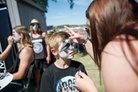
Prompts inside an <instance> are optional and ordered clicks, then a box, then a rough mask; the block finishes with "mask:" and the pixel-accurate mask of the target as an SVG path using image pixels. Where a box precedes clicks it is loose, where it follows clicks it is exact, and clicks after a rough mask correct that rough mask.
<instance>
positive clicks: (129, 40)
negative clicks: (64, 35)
mask: <svg viewBox="0 0 138 92" xmlns="http://www.w3.org/2000/svg"><path fill="white" fill-rule="evenodd" d="M86 17H87V19H88V25H89V26H90V30H91V36H92V37H91V40H89V39H88V38H89V37H87V38H86V37H84V36H82V35H79V34H77V33H75V32H73V31H72V30H71V29H69V28H68V27H66V28H67V29H68V30H69V32H70V35H71V37H70V39H72V40H73V41H74V42H77V43H82V44H83V45H84V48H85V49H86V51H87V52H88V54H89V55H90V56H91V58H92V59H93V60H94V62H95V63H96V64H97V66H98V67H99V70H100V72H101V76H102V79H103V82H104V86H105V90H106V92H138V57H137V56H138V49H137V46H138V4H137V2H136V1H135V0H93V1H92V3H91V4H90V5H89V7H88V9H87V10H86ZM79 75H81V77H80V76H78V73H76V78H75V85H76V87H78V88H79V89H81V90H83V91H84V92H96V91H97V89H96V87H95V85H94V83H93V81H92V80H91V79H90V78H89V77H88V76H86V75H85V74H84V73H79ZM84 85H85V86H84Z"/></svg>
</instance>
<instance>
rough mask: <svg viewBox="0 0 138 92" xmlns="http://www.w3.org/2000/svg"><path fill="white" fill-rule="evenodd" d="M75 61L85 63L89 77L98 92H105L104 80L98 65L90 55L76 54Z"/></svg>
mask: <svg viewBox="0 0 138 92" xmlns="http://www.w3.org/2000/svg"><path fill="white" fill-rule="evenodd" d="M73 59H74V60H77V61H80V62H81V63H83V65H84V66H85V69H86V71H87V73H88V76H89V77H90V78H91V79H92V80H93V81H94V83H95V85H96V87H97V89H98V92H105V90H104V86H103V82H102V79H101V78H100V75H99V70H98V68H97V65H96V64H95V63H94V62H93V60H92V59H91V57H90V56H89V55H88V54H83V53H77V54H75V56H74V58H73ZM100 79H101V80H100Z"/></svg>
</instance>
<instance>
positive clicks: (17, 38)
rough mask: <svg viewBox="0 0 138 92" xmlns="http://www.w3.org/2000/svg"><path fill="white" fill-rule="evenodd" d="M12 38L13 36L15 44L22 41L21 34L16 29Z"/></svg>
mask: <svg viewBox="0 0 138 92" xmlns="http://www.w3.org/2000/svg"><path fill="white" fill-rule="evenodd" d="M12 36H13V40H14V42H18V41H19V40H20V36H19V34H18V33H17V32H16V31H15V30H14V29H13V31H12Z"/></svg>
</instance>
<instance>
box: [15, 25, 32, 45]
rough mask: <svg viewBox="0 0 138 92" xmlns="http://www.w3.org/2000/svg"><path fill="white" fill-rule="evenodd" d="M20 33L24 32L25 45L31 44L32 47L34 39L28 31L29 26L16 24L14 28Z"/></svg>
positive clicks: (23, 41) (23, 40) (23, 42)
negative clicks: (32, 39)
mask: <svg viewBox="0 0 138 92" xmlns="http://www.w3.org/2000/svg"><path fill="white" fill-rule="evenodd" d="M13 29H14V30H15V31H16V32H17V33H18V34H20V33H22V34H23V38H22V44H23V46H29V47H32V41H31V37H30V35H29V33H28V31H27V28H26V27H25V26H22V25H18V26H15V27H14V28H13Z"/></svg>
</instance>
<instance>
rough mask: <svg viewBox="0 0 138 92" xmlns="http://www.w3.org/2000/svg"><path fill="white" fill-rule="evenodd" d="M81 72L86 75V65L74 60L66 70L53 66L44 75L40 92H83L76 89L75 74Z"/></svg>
mask: <svg viewBox="0 0 138 92" xmlns="http://www.w3.org/2000/svg"><path fill="white" fill-rule="evenodd" d="M80 70H81V71H82V72H84V73H86V70H85V67H84V65H83V64H82V63H80V62H77V61H74V60H71V64H70V66H69V67H68V68H66V69H60V68H58V67H56V66H55V64H52V65H51V66H49V67H48V68H47V69H46V71H45V72H44V73H43V75H42V79H41V87H40V92H81V91H79V90H78V89H77V88H76V87H75V74H76V72H77V71H80ZM86 74H87V73H86Z"/></svg>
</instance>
